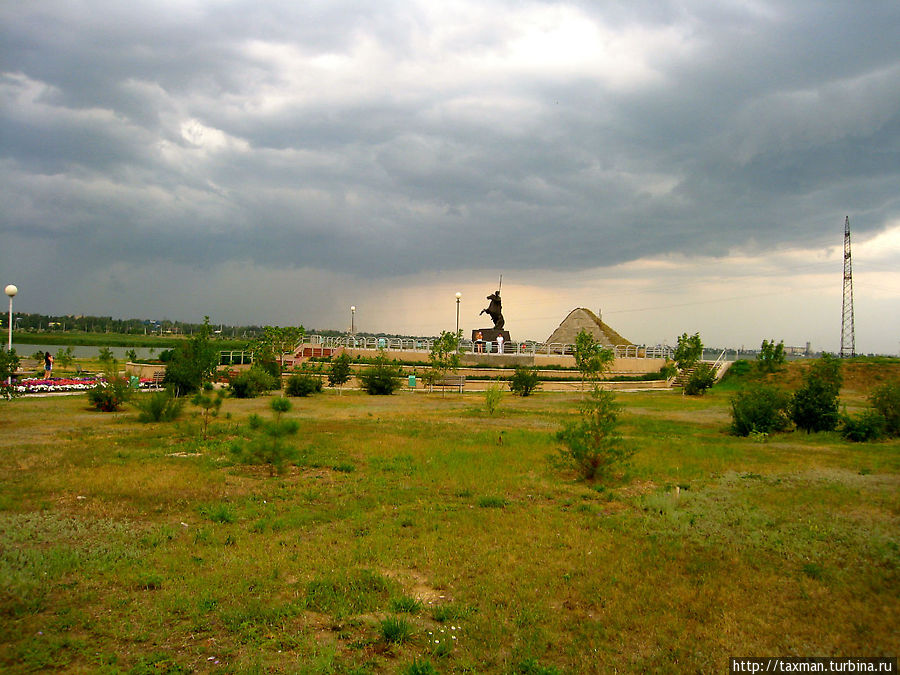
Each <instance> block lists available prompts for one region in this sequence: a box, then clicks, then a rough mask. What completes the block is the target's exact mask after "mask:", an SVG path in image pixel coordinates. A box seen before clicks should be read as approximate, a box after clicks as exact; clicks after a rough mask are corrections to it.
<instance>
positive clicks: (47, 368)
mask: <svg viewBox="0 0 900 675" xmlns="http://www.w3.org/2000/svg"><path fill="white" fill-rule="evenodd" d="M52 374H53V356H51V354H50V352H44V379H45V380H49V379H50V375H52Z"/></svg>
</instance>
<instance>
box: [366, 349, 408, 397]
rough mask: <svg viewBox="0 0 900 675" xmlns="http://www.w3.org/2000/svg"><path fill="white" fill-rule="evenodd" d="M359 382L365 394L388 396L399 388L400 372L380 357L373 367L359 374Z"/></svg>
mask: <svg viewBox="0 0 900 675" xmlns="http://www.w3.org/2000/svg"><path fill="white" fill-rule="evenodd" d="M359 382H360V385H361V386H362V388H363V390H364V391H365V392H366V393H367V394H371V395H373V396H390V395H391V394H393V393H394V392H395V391H396V390H397V389H399V387H400V384H401V382H400V370H399V368H398V367H397V366H392V365H390V364H389V363H387V361H386V360H385V359H384V357H383V356H380V357H379V358H378V359H377V360H376V363H375V364H374V365H373V366H370V367H369V368H366V369H365V370H363V371H362V373H360V375H359Z"/></svg>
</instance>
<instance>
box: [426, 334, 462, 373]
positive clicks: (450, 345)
mask: <svg viewBox="0 0 900 675" xmlns="http://www.w3.org/2000/svg"><path fill="white" fill-rule="evenodd" d="M461 337H462V331H460V332H458V333H449V332H447V331H442V332H441V336H440V337H439V338H438V339H437V340H435V341H434V343H433V344H432V345H431V353H430V354H428V362H429V363H430V364H431V373H429V379H430V380H431V381H432V382H437V381H439V380H441V379H442V378H443V377H444V376H445V375H446V374H447V372H448V371H451V370H454V371H455V370H456V369H458V368H459V341H460V338H461Z"/></svg>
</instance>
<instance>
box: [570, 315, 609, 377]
mask: <svg viewBox="0 0 900 675" xmlns="http://www.w3.org/2000/svg"><path fill="white" fill-rule="evenodd" d="M574 356H575V365H576V366H578V370H579V371H581V388H582V389H584V382H585V380H587V379H594V378H597V377H599V376H600V375H601V374H602V373H603V371H604V370H606V368H608V367H609V366H610V365H611V364H612V362H613V361H615V358H616V356H615V354H614V353H613V351H612V350H611V349H606V348H605V347H604V346H603V345H602V344H600V343H599V342H597V341H596V340H594V336H593V335H592V334H591V333H590V332H588V331H587V330H586V329H584V328H582V329H581V332H579V333H578V335H576V336H575V352H574Z"/></svg>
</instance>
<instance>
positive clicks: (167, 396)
mask: <svg viewBox="0 0 900 675" xmlns="http://www.w3.org/2000/svg"><path fill="white" fill-rule="evenodd" d="M134 406H135V407H136V408H137V409H138V411H139V412H138V421H139V422H172V421H173V420H176V419H177V418H178V416H179V415H180V414H181V410H182V408H184V399H183V398H176V397H175V396H173V395H172V392H170V391H169V390H168V389H165V390H162V391H154V392H150V393H148V394H141V395H140V396H137V397H136V398H135V399H134Z"/></svg>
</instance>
